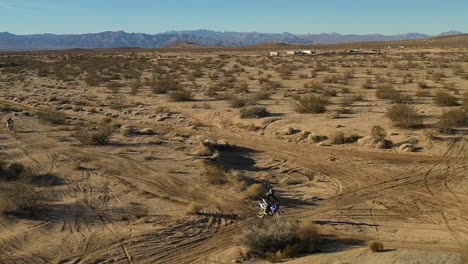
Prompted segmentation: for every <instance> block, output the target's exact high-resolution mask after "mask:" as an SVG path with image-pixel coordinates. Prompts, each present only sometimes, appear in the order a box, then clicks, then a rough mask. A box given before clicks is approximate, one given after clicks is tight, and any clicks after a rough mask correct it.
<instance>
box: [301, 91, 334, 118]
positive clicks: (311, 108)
mask: <svg viewBox="0 0 468 264" xmlns="http://www.w3.org/2000/svg"><path fill="white" fill-rule="evenodd" d="M328 104H329V101H328V99H327V98H325V97H322V96H317V95H313V94H309V95H304V96H302V97H301V98H299V99H298V100H297V101H296V104H295V106H294V110H295V111H296V112H298V113H309V114H318V113H323V112H325V111H326V110H327V105H328Z"/></svg>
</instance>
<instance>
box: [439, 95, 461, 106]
mask: <svg viewBox="0 0 468 264" xmlns="http://www.w3.org/2000/svg"><path fill="white" fill-rule="evenodd" d="M434 103H435V104H436V105H438V106H457V105H458V103H457V98H456V97H454V96H451V95H450V94H449V93H447V92H444V91H437V92H436V93H435V95H434Z"/></svg>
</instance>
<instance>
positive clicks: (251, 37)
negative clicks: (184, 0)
mask: <svg viewBox="0 0 468 264" xmlns="http://www.w3.org/2000/svg"><path fill="white" fill-rule="evenodd" d="M458 34H463V33H462V32H459V31H449V32H444V33H441V34H439V35H435V36H447V35H458ZM429 37H434V36H431V35H426V34H419V33H407V34H401V35H381V34H371V35H341V34H338V33H322V34H291V33H258V32H248V33H246V32H226V31H222V32H221V31H211V30H186V31H168V32H164V33H159V34H154V35H151V34H143V33H127V32H124V31H116V32H111V31H106V32H101V33H89V34H73V35H71V34H66V35H55V34H34V35H14V34H11V33H8V32H3V33H0V50H3V51H25V50H63V49H75V48H80V49H96V48H130V47H138V48H161V47H165V46H169V45H173V44H176V43H182V42H189V43H194V44H198V45H202V46H222V47H239V46H250V45H258V44H265V43H285V44H299V45H315V44H339V43H350V42H367V41H397V40H413V39H425V38H429Z"/></svg>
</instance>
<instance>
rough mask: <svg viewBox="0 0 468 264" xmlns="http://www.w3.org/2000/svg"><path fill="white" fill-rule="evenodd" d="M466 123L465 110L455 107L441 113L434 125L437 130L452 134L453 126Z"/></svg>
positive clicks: (467, 121)
mask: <svg viewBox="0 0 468 264" xmlns="http://www.w3.org/2000/svg"><path fill="white" fill-rule="evenodd" d="M467 123H468V116H467V112H466V111H464V110H461V109H456V110H450V111H447V112H444V113H442V115H441V116H440V118H439V121H438V122H437V125H436V126H437V129H438V130H439V132H441V133H444V134H452V133H453V132H454V128H455V127H460V126H465V125H466V124H467Z"/></svg>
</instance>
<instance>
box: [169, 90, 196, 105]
mask: <svg viewBox="0 0 468 264" xmlns="http://www.w3.org/2000/svg"><path fill="white" fill-rule="evenodd" d="M170 98H171V100H172V101H173V102H183V101H192V100H193V96H192V93H191V92H190V91H188V90H184V89H181V90H178V91H173V92H171V94H170Z"/></svg>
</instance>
